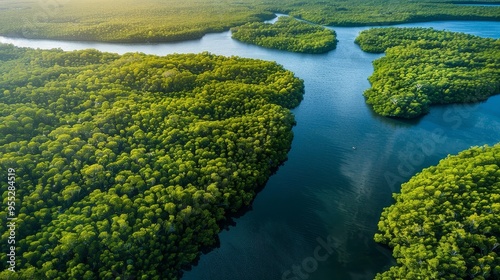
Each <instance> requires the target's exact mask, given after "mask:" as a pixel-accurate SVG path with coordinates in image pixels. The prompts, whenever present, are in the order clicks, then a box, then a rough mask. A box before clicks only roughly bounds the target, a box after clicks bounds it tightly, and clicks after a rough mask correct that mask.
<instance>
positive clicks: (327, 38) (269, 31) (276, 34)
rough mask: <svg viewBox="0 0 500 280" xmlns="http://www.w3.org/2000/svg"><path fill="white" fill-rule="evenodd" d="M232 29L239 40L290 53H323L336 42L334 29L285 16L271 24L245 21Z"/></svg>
mask: <svg viewBox="0 0 500 280" xmlns="http://www.w3.org/2000/svg"><path fill="white" fill-rule="evenodd" d="M231 32H232V35H231V36H232V38H234V39H237V40H239V41H242V42H245V43H249V44H254V45H258V46H262V47H266V48H271V49H278V50H285V51H290V52H301V53H325V52H329V51H331V50H333V49H335V46H336V45H337V39H336V37H335V31H333V30H330V29H327V28H325V27H322V26H317V25H313V24H310V23H307V22H304V21H299V20H297V19H294V18H292V17H285V16H282V17H279V18H278V20H277V21H276V22H275V23H274V24H271V23H261V22H255V23H247V24H245V25H242V26H238V27H234V28H231Z"/></svg>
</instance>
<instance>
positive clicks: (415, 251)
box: [375, 144, 500, 279]
mask: <svg viewBox="0 0 500 280" xmlns="http://www.w3.org/2000/svg"><path fill="white" fill-rule="evenodd" d="M394 197H395V199H396V203H395V204H393V205H392V206H390V207H388V208H385V209H384V211H383V213H382V217H381V218H380V222H379V224H378V228H379V233H377V234H376V235H375V240H376V241H377V242H381V243H385V244H388V245H389V246H390V247H392V248H394V251H393V256H394V257H395V258H396V260H397V263H398V264H397V266H393V267H391V269H390V270H388V271H386V272H384V273H382V274H378V275H377V277H376V279H500V255H499V252H500V144H497V145H495V146H493V147H488V146H484V147H473V148H471V149H469V150H466V151H463V152H461V153H460V154H458V155H456V156H449V157H447V158H446V159H443V160H441V161H440V162H439V164H438V165H437V166H433V167H430V168H427V169H424V170H423V171H422V172H421V173H419V174H417V175H415V176H414V177H413V178H411V179H410V180H409V181H408V182H407V183H404V184H403V185H402V186H401V194H395V195H394Z"/></svg>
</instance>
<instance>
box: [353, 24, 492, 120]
mask: <svg viewBox="0 0 500 280" xmlns="http://www.w3.org/2000/svg"><path fill="white" fill-rule="evenodd" d="M356 43H357V44H359V45H360V47H361V49H363V50H364V51H368V52H375V53H379V52H384V51H385V53H386V55H385V56H384V57H382V58H380V59H377V60H375V61H374V62H373V66H374V73H373V75H372V76H371V77H370V78H369V81H370V83H371V88H370V89H368V90H366V91H365V93H364V95H365V97H366V102H367V103H368V104H370V105H372V106H373V110H374V111H375V112H376V113H378V114H380V115H382V116H391V117H401V118H415V117H418V116H421V115H423V114H426V113H427V112H428V111H429V109H430V108H429V107H430V105H432V104H447V103H466V102H477V101H481V100H485V99H487V98H488V97H489V96H491V95H495V94H498V93H500V40H495V39H490V38H481V37H477V36H473V35H468V34H464V33H455V32H447V31H437V30H433V29H426V28H374V29H369V30H365V31H363V32H361V34H360V35H359V36H358V37H357V38H356Z"/></svg>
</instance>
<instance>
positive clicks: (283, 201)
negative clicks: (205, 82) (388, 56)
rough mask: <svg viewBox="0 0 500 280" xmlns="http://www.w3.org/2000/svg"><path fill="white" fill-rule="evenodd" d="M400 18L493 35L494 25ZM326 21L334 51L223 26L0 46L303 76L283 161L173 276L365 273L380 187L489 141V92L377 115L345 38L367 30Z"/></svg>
mask: <svg viewBox="0 0 500 280" xmlns="http://www.w3.org/2000/svg"><path fill="white" fill-rule="evenodd" d="M400 26H421V27H433V28H435V29H446V30H450V31H460V32H466V33H471V34H476V35H479V36H483V37H493V38H500V22H479V21H464V22H462V21H447V22H430V23H414V24H404V25H400ZM334 29H335V31H336V32H337V35H338V39H339V43H338V46H337V49H336V50H334V51H331V52H329V53H328V54H323V55H308V54H296V53H288V52H283V51H276V50H269V49H264V48H260V47H256V46H251V45H247V44H243V43H240V42H237V41H235V40H232V39H231V37H230V33H229V32H223V33H217V34H209V35H206V36H204V37H203V38H202V39H200V40H194V41H188V42H182V43H171V44H105V43H90V42H62V41H50V40H24V39H10V38H5V37H0V42H2V43H12V44H14V45H17V46H26V47H35V48H62V49H64V50H75V49H85V48H95V49H98V50H101V51H109V52H117V53H125V52H136V51H138V52H144V53H150V54H157V55H166V54H170V53H175V52H177V53H187V52H202V51H209V52H212V53H215V54H222V55H238V56H243V57H252V58H259V59H265V60H275V61H277V62H278V63H280V64H282V65H284V66H285V67H286V68H288V69H290V70H292V71H293V72H295V74H296V75H297V76H298V77H300V78H302V79H304V81H305V86H306V94H305V96H304V100H303V102H302V103H301V105H300V106H299V107H298V108H296V109H295V110H294V114H295V117H296V120H297V126H296V127H295V128H294V133H295V138H294V141H293V144H292V149H291V151H290V153H289V159H288V161H287V162H286V163H285V164H284V166H282V167H281V168H280V169H279V170H278V172H277V173H276V174H275V175H273V176H272V177H271V178H270V179H269V181H268V183H267V185H266V187H265V188H264V190H263V191H262V192H260V193H259V194H258V196H257V198H256V199H255V201H254V203H253V209H252V210H251V211H249V212H247V213H245V215H243V216H242V217H240V218H237V219H235V225H234V226H231V227H229V229H228V230H224V231H222V232H221V233H220V235H219V236H220V247H218V248H216V249H214V250H212V251H211V252H209V253H208V254H205V255H202V256H201V258H200V260H199V263H198V264H197V265H196V266H194V267H193V268H192V269H191V270H190V271H186V272H185V273H184V276H183V279H184V280H199V279H203V280H205V279H206V280H215V279H217V280H246V279H249V280H250V279H252V280H254V279H260V280H267V279H293V280H298V279H311V280H324V279H372V278H373V276H374V275H375V273H377V272H380V271H382V270H385V269H387V268H388V267H389V266H390V265H391V264H392V262H393V260H392V258H391V255H390V251H388V250H386V249H385V248H383V247H382V246H379V245H377V244H376V243H375V242H374V241H373V234H374V233H375V231H376V227H377V222H378V218H379V215H380V213H381V211H382V208H383V207H385V206H387V205H389V204H390V203H391V202H392V201H391V193H393V192H396V191H398V189H399V185H398V184H400V183H401V182H402V181H403V180H407V179H408V178H410V177H411V176H412V175H413V174H415V173H416V172H418V171H419V170H421V169H422V168H424V167H426V166H429V165H434V164H436V163H437V162H438V161H439V159H441V158H443V157H445V156H446V155H447V154H455V153H457V152H459V151H461V150H464V149H467V148H469V147H470V146H473V145H484V144H494V143H496V142H498V141H500V111H499V110H498V108H500V96H495V97H492V98H490V99H489V100H488V101H486V102H483V103H478V104H475V105H449V106H434V107H433V108H432V109H431V112H430V114H428V115H426V116H424V117H423V118H421V119H419V120H415V121H403V120H395V119H387V118H382V117H379V116H376V115H374V114H373V112H372V111H371V110H370V108H369V107H368V106H367V105H366V104H365V102H364V98H363V96H362V93H363V91H364V90H365V89H367V88H368V87H369V83H368V81H367V77H368V76H369V75H371V73H372V71H373V68H372V65H371V62H372V61H373V60H374V59H376V58H378V57H380V56H381V55H374V54H367V53H364V52H362V51H361V50H360V49H359V47H358V46H357V45H355V44H354V42H353V41H354V38H355V37H356V35H357V34H358V33H359V32H360V31H361V30H363V29H366V27H356V28H339V27H336V28H334ZM326 243H330V244H329V245H327V244H326ZM325 247H326V248H325ZM318 248H319V249H318ZM293 277H295V278H293Z"/></svg>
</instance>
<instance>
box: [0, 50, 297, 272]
mask: <svg viewBox="0 0 500 280" xmlns="http://www.w3.org/2000/svg"><path fill="white" fill-rule="evenodd" d="M303 90H304V89H303V81H302V80H300V79H298V78H296V77H295V76H294V75H293V74H292V73H291V72H290V71H287V70H285V69H284V68H283V67H282V66H280V65H277V64H276V63H274V62H266V61H261V60H253V59H244V58H238V57H230V58H228V57H222V56H216V55H212V54H209V53H201V54H183V55H181V54H176V55H169V56H165V57H158V56H153V55H145V54H139V53H128V54H125V55H122V56H120V55H117V54H111V53H102V52H98V51H95V50H83V51H74V52H64V51H61V50H33V49H27V48H16V47H14V46H11V45H3V44H0V135H1V137H0V169H1V170H9V168H10V169H13V170H15V174H16V175H15V176H16V178H15V184H16V185H17V186H19V187H18V188H17V191H16V200H15V213H16V217H17V220H16V230H17V232H16V243H15V246H16V252H17V253H18V255H17V259H16V272H9V271H8V270H6V266H7V262H6V261H7V255H6V253H3V254H0V262H1V265H0V267H1V268H2V269H1V272H0V279H115V278H116V279H132V278H130V277H137V276H141V277H142V278H140V279H176V278H178V277H179V271H181V268H183V267H184V268H185V267H186V266H188V265H189V264H191V262H192V261H193V260H194V259H195V258H196V257H197V256H198V255H199V253H200V250H201V249H202V248H206V247H210V246H212V245H214V243H215V240H216V239H217V234H218V233H219V231H220V226H221V223H222V222H223V221H224V220H225V219H226V218H227V215H228V214H229V213H232V212H235V211H237V210H238V209H241V208H242V207H243V206H245V205H249V203H250V202H251V201H252V199H253V198H254V196H255V193H256V190H257V189H258V188H259V187H260V186H262V185H263V184H264V183H265V182H266V181H267V179H268V177H269V176H270V175H271V173H272V172H273V170H275V169H276V168H277V167H278V166H279V165H280V164H281V163H282V162H283V161H284V160H286V158H287V152H288V150H289V149H290V145H291V141H292V138H293V134H292V126H293V125H294V124H295V120H294V116H293V115H292V113H291V112H290V110H289V109H290V108H293V107H295V106H297V105H298V104H299V102H300V101H301V100H302V95H303ZM2 198H3V203H4V205H7V200H8V198H7V191H5V192H4V194H3V197H2ZM6 211H7V207H5V208H4V207H2V208H1V209H0V216H1V217H6V216H7V212H6ZM0 232H2V242H1V244H0V249H1V251H2V252H8V248H10V247H8V246H10V245H9V244H8V243H7V237H8V234H9V231H8V230H7V223H6V222H3V223H0ZM9 277H10V278H9ZM135 279H139V278H135Z"/></svg>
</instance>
